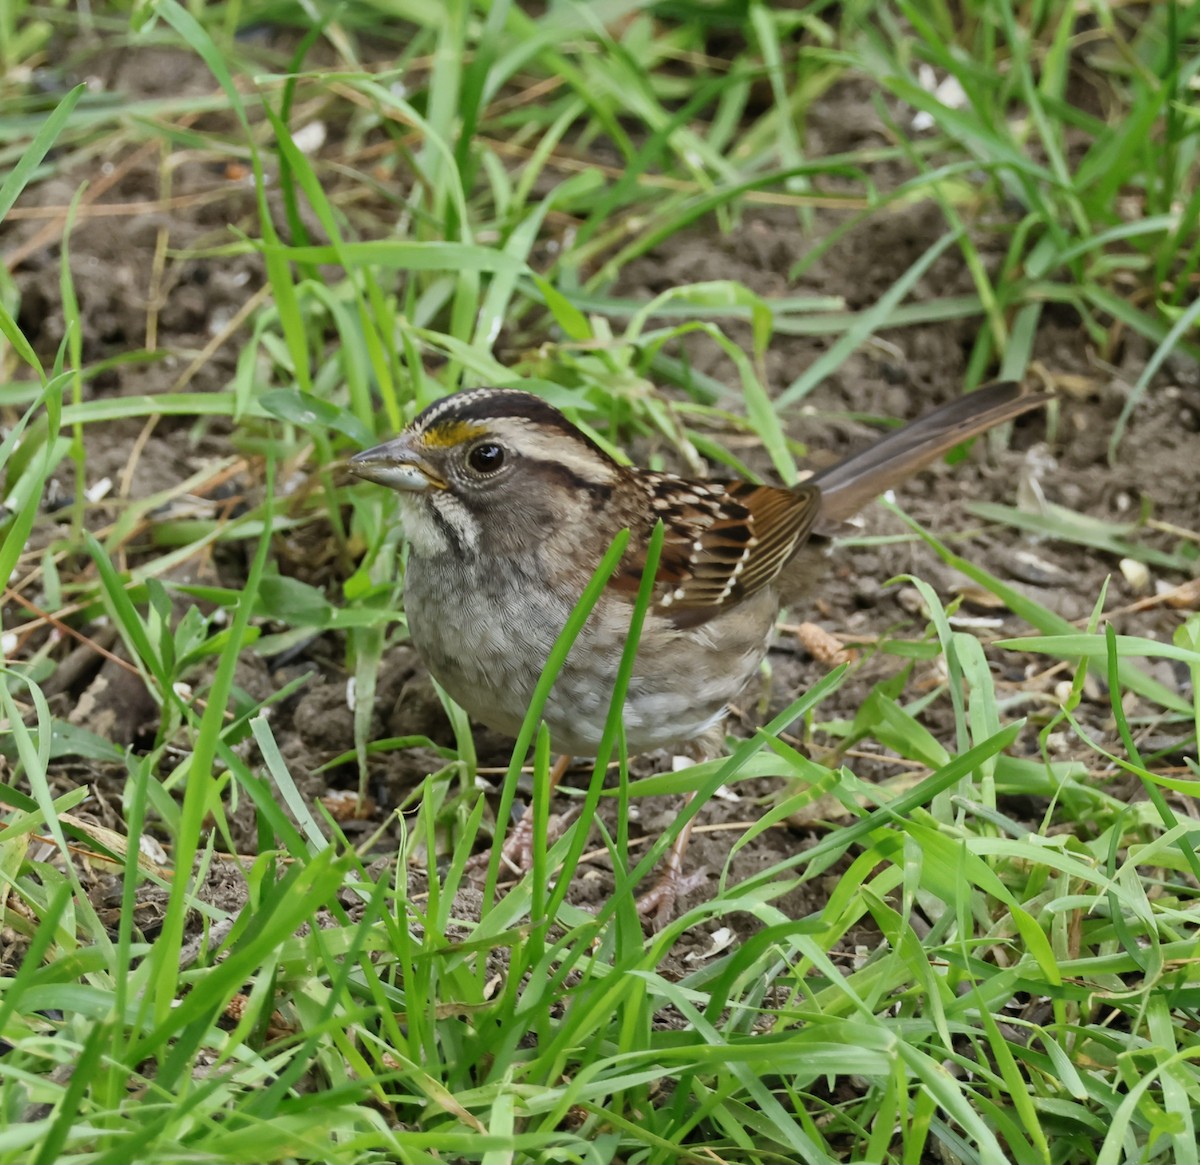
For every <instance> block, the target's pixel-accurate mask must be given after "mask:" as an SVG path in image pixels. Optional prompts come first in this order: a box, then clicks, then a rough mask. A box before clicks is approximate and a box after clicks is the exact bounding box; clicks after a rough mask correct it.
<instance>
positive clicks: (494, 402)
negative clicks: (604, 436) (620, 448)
mask: <svg viewBox="0 0 1200 1165" xmlns="http://www.w3.org/2000/svg"><path fill="white" fill-rule="evenodd" d="M409 429H410V432H412V433H414V434H416V435H417V436H418V438H419V439H420V440H421V441H422V442H423V443H424V444H426V445H429V446H434V447H441V448H447V447H452V446H456V445H460V444H462V443H464V442H467V441H470V440H471V439H473V438H475V437H479V436H483V435H484V434H489V435H492V436H495V437H496V438H497V439H504V438H509V439H516V440H517V441H519V442H520V445H521V451H522V452H523V453H526V454H528V455H531V456H535V457H538V456H539V455H541V456H544V457H546V458H551V457H553V456H554V454H555V452H556V451H557V453H558V455H559V456H563V457H567V458H568V459H570V458H569V455H568V454H567V452H566V448H565V447H564V446H563V445H562V444H561V442H555V444H554V445H552V446H549V447H547V448H546V449H545V450H544V452H543V451H542V450H540V449H538V448H537V447H536V446H534V445H530V444H527V443H526V442H524V441H521V435H522V434H524V433H532V432H536V433H539V434H548V435H549V436H550V438H551V440H552V441H553V440H554V438H556V437H566V438H570V439H571V440H572V441H573V442H576V443H578V444H580V445H583V446H586V448H587V449H588V450H589V451H590V452H591V453H592V454H593V455H596V456H598V457H599V458H600V459H601V460H602V461H603V462H604V463H606V464H608V465H611V464H612V459H611V458H610V457H609V456H608V454H607V453H605V452H604V450H602V449H601V448H600V446H598V445H597V444H596V443H595V442H594V441H593V440H592V439H591V438H590V437H588V436H587V434H586V433H583V432H581V431H580V430H579V429H578V428H576V427H575V426H574V425H573V424H571V422H570V421H569V420H567V418H566V417H564V416H563V414H562V413H560V412H559V411H558V409H556V408H555V407H554V406H553V405H549V404H547V403H546V402H545V401H544V400H542V398H541V397H538V396H534V395H533V393H531V392H522V391H521V390H520V389H515V388H473V389H468V390H467V391H466V392H456V393H453V394H451V395H450V396H448V397H445V398H443V399H442V400H439V401H435V402H434V403H433V404H431V405H430V406H429V407H428V408H427V409H425V411H424V412H422V413H421V414H420V415H419V416H418V417H417V418H416V420H414V421H413V422H412V424H411V426H410V427H409Z"/></svg>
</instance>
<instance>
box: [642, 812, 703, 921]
mask: <svg viewBox="0 0 1200 1165" xmlns="http://www.w3.org/2000/svg"><path fill="white" fill-rule="evenodd" d="M695 796H696V794H695V793H688V794H687V795H686V796H685V797H684V800H683V807H684V808H685V809H686V808H687V806H688V805H690V804H691V802H692V799H693V798H694V797H695ZM695 823H696V819H695V818H694V817H692V818H689V819H688V821H687V822H686V823H685V825H684V827H683V828H682V829H681V830H680V831H679V836H678V837H676V838H675V840H674V841H673V842H672V843H671V848H670V849H669V850H667V856H666V857H665V858H664V859H663V863H662V865H661V866H660V867H659V875H658V880H657V881H656V882H655V883H654V885H653V886H651V887H650V889H649V890H647V891H646V893H645V894H643V895H642V896H641V897H640V898H639V899H638V900H637V909H638V914H640V915H641V916H642V918H644V919H650V917H651V915H653V921H652V923H651V925H652V926H653V927H654V929H655V930H662V928H663V927H664V926H666V925H667V923H668V922H670V921H671V918H672V916H673V915H674V913H675V905H676V903H677V902H678V901H679V899H680V897H681V896H682V895H684V894H687V893H689V892H690V891H692V890H695V889H697V888H698V887H699V886H702V885H703V884H704V879H705V878H706V877H707V876H708V873H707V871H706V870H703V869H699V870H693V871H692V872H691V873H690V874H686V875H685V874H684V872H683V855H684V853H685V852H686V851H687V847H688V841H689V840H690V839H691V836H692V826H693V825H695Z"/></svg>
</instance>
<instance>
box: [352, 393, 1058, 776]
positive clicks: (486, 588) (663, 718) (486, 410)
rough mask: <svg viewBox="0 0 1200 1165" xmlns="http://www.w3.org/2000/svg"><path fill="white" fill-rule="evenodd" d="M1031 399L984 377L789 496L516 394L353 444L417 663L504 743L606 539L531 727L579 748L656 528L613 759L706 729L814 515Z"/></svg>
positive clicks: (725, 699) (896, 478)
mask: <svg viewBox="0 0 1200 1165" xmlns="http://www.w3.org/2000/svg"><path fill="white" fill-rule="evenodd" d="M1047 399H1048V398H1046V397H1045V396H1041V395H1033V394H1030V395H1025V394H1023V393H1022V391H1021V389H1020V387H1019V386H1017V385H1014V384H994V385H990V386H988V387H986V388H982V389H980V390H978V391H976V392H972V393H969V394H967V395H965V396H962V397H960V398H958V399H957V400H955V401H953V402H952V403H950V404H948V405H945V406H943V407H942V408H939V409H936V410H934V411H933V412H931V413H929V414H928V415H926V416H924V417H922V418H920V419H919V420H917V421H914V422H913V423H912V424H910V425H908V426H906V427H905V428H902V429H900V430H897V431H895V432H892V433H889V434H887V435H886V436H884V437H882V438H881V439H880V440H878V441H877V442H876V443H875V444H874V445H872V446H870V447H869V448H867V449H865V450H864V451H862V452H860V453H856V454H854V455H853V456H851V457H849V458H847V459H846V460H844V461H842V462H840V463H839V464H837V465H835V466H833V467H831V468H829V469H825V470H822V471H821V472H819V473H818V474H816V475H815V476H814V477H813V478H811V479H810V480H809V481H806V482H804V483H802V484H801V485H798V486H796V487H794V488H785V487H782V486H772V485H754V484H751V483H749V482H746V481H733V482H714V481H690V480H686V479H683V478H680V477H676V476H674V475H672V474H667V473H655V472H652V471H650V470H646V469H639V468H637V467H631V466H625V465H621V464H619V463H618V462H616V461H614V460H613V458H612V457H610V456H609V455H608V454H607V453H606V452H604V450H602V449H601V448H600V447H599V446H598V445H596V444H595V443H594V442H593V441H592V440H591V439H590V438H588V437H587V436H586V435H585V434H584V433H582V432H581V431H580V430H579V429H577V428H576V427H575V426H574V425H572V424H571V422H570V421H568V420H567V418H566V417H564V416H563V414H562V413H560V412H559V411H558V410H557V409H554V408H552V407H551V406H550V405H548V404H546V403H545V401H543V400H541V399H540V398H539V397H536V396H533V395H531V394H530V393H526V392H520V391H517V390H510V389H475V390H471V391H466V392H460V393H457V394H455V395H453V396H449V397H446V398H445V399H443V400H441V401H438V402H437V403H436V404H434V405H432V406H430V407H429V408H427V409H426V410H425V411H424V412H423V413H421V415H420V416H418V417H417V418H416V420H414V421H413V422H412V424H410V425H409V426H408V428H407V429H406V430H405V431H404V432H403V433H402V434H401V435H400V436H399V437H397V438H395V439H394V440H392V441H388V442H387V443H386V444H383V445H379V446H377V447H376V448H374V449H369V450H366V451H365V452H362V453H359V454H356V455H355V456H354V457H353V458H352V459H351V461H350V469H351V471H352V472H353V473H355V474H356V475H357V476H359V477H362V478H365V479H367V480H368V481H373V482H377V483H378V484H380V485H385V486H389V487H390V488H392V489H394V490H396V491H398V492H399V494H400V498H401V512H402V515H403V520H404V532H405V535H406V537H407V539H408V542H409V559H408V567H407V574H406V576H405V584H404V585H405V611H406V614H407V618H408V627H409V631H410V634H411V636H412V641H413V643H414V645H415V646H416V648H417V650H418V652H419V653H420V655H421V657H422V659H423V660H424V661H425V664H426V666H427V667H428V668H429V671H430V672H431V673H432V674H433V676H434V677H435V678H436V679H437V680H438V682H439V683H441V684H442V686H443V687H444V688H445V689H446V690H447V691H448V692H449V693H450V695H451V696H452V697H453V698H454V699H455V700H456V701H457V702H458V703H459V704H460V705H462V707H463V708H465V709H466V710H467V712H469V713H470V714H471V716H473V717H474V718H476V719H477V720H480V721H482V722H483V723H484V724H486V725H488V726H489V727H491V728H494V729H496V730H498V731H500V732H503V733H506V734H508V735H510V736H511V735H515V734H516V733H517V731H518V729H519V727H520V725H521V722H522V720H523V718H524V716H525V712H526V709H527V708H528V705H529V700H530V697H531V696H532V694H533V689H534V686H535V684H536V683H537V681H538V678H539V676H540V675H541V672H542V668H543V666H544V664H545V662H546V658H547V655H548V653H549V651H550V648H551V646H552V645H553V643H554V641H555V638H556V637H557V635H558V633H559V632H560V631H561V630H562V627H563V624H564V623H565V621H566V619H567V616H568V615H569V614H570V612H571V610H572V609H573V607H574V606H575V604H576V603H577V602H578V600H579V597H580V594H581V593H582V591H583V588H584V586H585V585H586V584H587V582H588V580H589V579H590V578H591V576H592V573H593V571H594V570H595V568H596V566H597V564H598V563H599V561H600V559H601V557H602V556H603V554H604V553H605V551H607V549H608V548H609V546H610V545H611V543H612V541H613V539H614V537H615V536H616V535H617V533H618V532H619V531H621V530H623V529H626V528H628V529H629V530H630V534H631V537H630V542H629V549H628V550H627V551H626V554H625V557H624V559H623V560H622V563H621V565H620V567H619V568H618V571H617V573H616V575H615V576H614V577H613V579H612V581H611V582H610V584H609V585H608V587H607V588H606V590H605V592H604V594H603V595H602V596H601V598H600V600H599V602H598V603H597V605H596V607H595V608H594V610H593V612H592V614H591V616H590V618H589V620H588V622H587V624H586V626H585V627H584V629H583V631H582V633H581V634H580V635H579V637H578V638H577V639H576V641H575V643H574V646H573V647H572V648H571V651H570V654H569V655H568V657H567V660H566V663H565V665H564V666H563V669H562V671H561V672H560V674H559V676H558V679H557V681H556V682H555V684H554V688H553V690H552V692H551V694H550V698H549V700H548V701H547V703H546V706H545V711H544V718H545V721H546V724H547V726H548V727H549V729H550V736H551V741H552V743H553V745H554V747H555V748H557V749H559V750H561V751H562V752H564V753H569V754H573V755H578V756H594V755H595V752H596V748H597V746H598V745H599V743H600V738H601V734H602V731H603V728H604V722H605V719H606V716H607V712H608V707H609V701H610V696H611V692H612V688H613V683H614V680H615V677H616V672H617V668H618V665H619V662H620V659H621V653H622V649H623V648H624V646H625V641H626V638H627V634H628V629H629V620H630V613H631V611H632V607H633V602H634V598H635V596H636V593H637V589H638V585H639V583H640V581H641V576H642V570H643V565H644V561H645V550H646V547H647V545H648V543H649V539H650V536H651V533H652V531H653V529H654V526H655V524H656V522H657V521H658V520H659V519H660V518H661V519H662V520H663V523H664V529H665V540H664V544H663V551H662V557H661V561H660V563H659V568H658V576H657V580H656V585H655V602H654V605H653V606H652V607H651V609H650V611H649V612H648V613H647V618H646V622H645V626H644V628H643V631H642V637H641V643H640V646H639V648H638V654H637V660H636V664H635V666H634V670H633V675H632V679H631V682H630V686H629V691H628V695H627V697H626V701H625V708H624V722H625V733H626V739H627V742H628V746H629V750H630V752H644V751H648V750H650V749H655V748H661V747H664V746H678V745H681V744H684V743H686V742H691V741H695V740H697V739H698V738H701V737H704V736H706V734H709V733H711V732H712V730H713V729H714V728H715V727H716V726H717V725H719V724H720V721H721V718H722V716H723V715H724V712H725V708H726V707H727V705H728V704H729V703H730V701H732V700H734V699H735V698H736V697H737V696H738V694H739V693H740V692H741V691H742V689H743V688H744V687H745V686H746V684H747V682H748V681H749V680H750V678H751V677H752V676H753V675H754V674H755V673H756V672H757V670H758V668H759V665H760V664H761V663H762V660H763V657H764V656H765V655H766V652H767V647H768V644H769V642H770V638H771V633H772V630H773V627H774V624H775V620H776V617H777V615H778V613H779V608H780V602H781V598H780V595H781V584H783V583H784V582H785V581H786V579H787V576H788V568H789V564H790V563H792V561H793V559H794V558H795V557H796V555H797V553H799V552H801V551H802V548H803V547H804V545H805V542H806V541H807V539H808V537H809V535H810V533H811V532H812V530H813V528H814V526H815V525H816V524H817V523H818V522H821V521H825V522H837V521H839V520H842V519H845V518H847V517H850V516H851V515H853V514H854V513H856V512H857V511H858V510H859V509H861V508H862V507H863V506H864V505H865V504H866V503H867V502H869V501H870V500H871V499H872V498H874V497H876V496H877V495H879V494H880V493H883V492H884V491H885V490H888V489H890V488H892V487H893V486H895V485H897V484H899V482H901V481H902V480H903V479H904V478H906V477H908V476H909V475H910V474H912V473H915V472H916V471H917V470H919V469H921V468H922V467H923V466H926V465H928V464H930V463H931V462H932V461H933V460H935V459H936V458H937V457H938V456H940V455H941V454H943V453H945V452H946V451H947V450H949V449H951V448H952V447H953V446H955V445H957V444H959V443H960V442H962V441H965V440H967V439H968V438H970V437H973V436H975V435H976V434H978V433H981V432H983V431H984V430H985V429H989V428H991V427H992V426H993V425H997V424H1000V423H1001V422H1003V421H1007V420H1010V419H1011V418H1013V417H1016V416H1019V415H1020V414H1021V413H1024V412H1026V411H1028V410H1030V409H1033V408H1037V407H1038V406H1040V405H1042V404H1043V403H1045V401H1046V400H1047Z"/></svg>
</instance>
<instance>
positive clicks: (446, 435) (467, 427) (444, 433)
mask: <svg viewBox="0 0 1200 1165" xmlns="http://www.w3.org/2000/svg"><path fill="white" fill-rule="evenodd" d="M486 432H487V428H486V427H485V426H484V425H476V424H472V423H471V422H470V421H453V420H449V419H447V420H445V421H439V422H436V423H435V424H434V425H433V427H432V428H430V429H426V430H425V432H424V433H422V434H421V444H422V445H427V446H428V447H429V448H430V449H453V448H454V447H455V446H456V445H461V444H463V442H464V441H470V440H471V439H472V438H473V437H482V436H483V435H484V433H486Z"/></svg>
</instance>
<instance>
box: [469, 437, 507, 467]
mask: <svg viewBox="0 0 1200 1165" xmlns="http://www.w3.org/2000/svg"><path fill="white" fill-rule="evenodd" d="M467 464H468V465H469V466H470V467H471V468H472V469H473V470H475V472H476V473H495V472H496V470H497V469H499V468H500V466H502V465H503V464H504V450H503V449H501V448H500V446H499V445H497V444H495V443H494V442H492V441H485V442H483V444H481V445H476V446H475V448H474V449H472V450H471V452H470V453H468V454H467Z"/></svg>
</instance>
